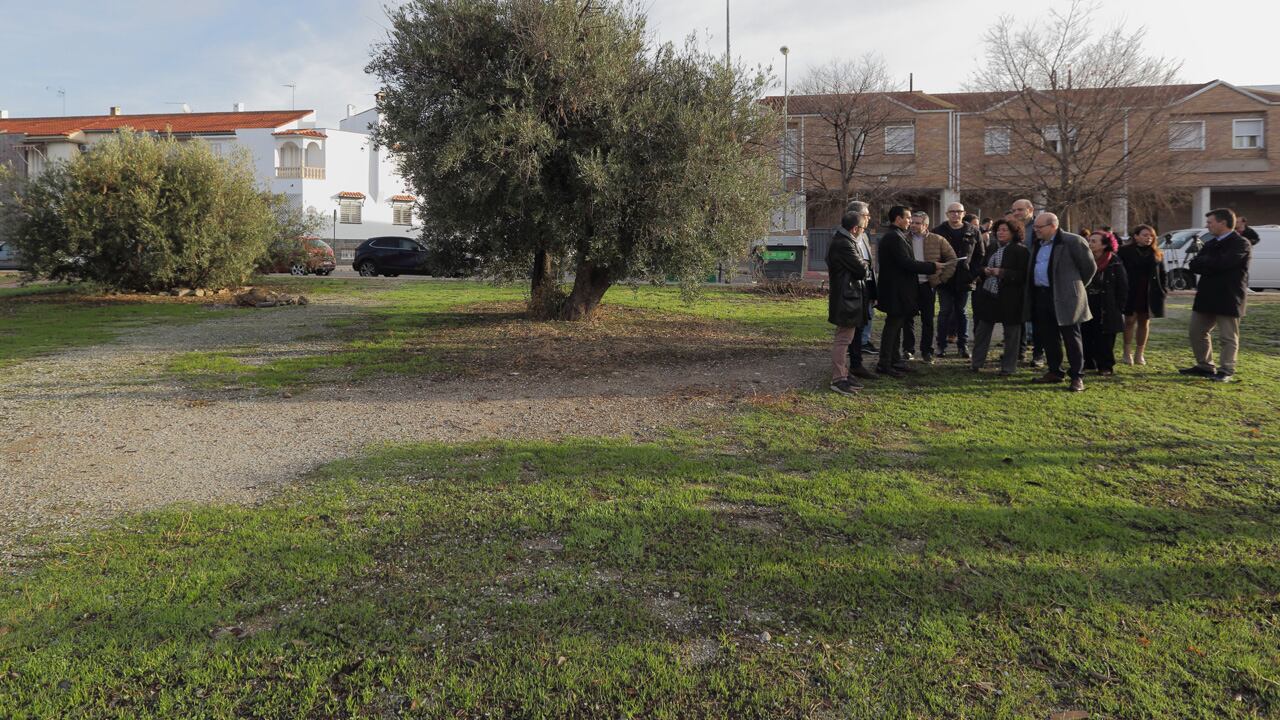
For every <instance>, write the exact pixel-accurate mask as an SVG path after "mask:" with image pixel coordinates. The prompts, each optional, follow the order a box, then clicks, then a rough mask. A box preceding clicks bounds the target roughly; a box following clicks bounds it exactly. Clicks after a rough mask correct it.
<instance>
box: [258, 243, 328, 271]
mask: <svg viewBox="0 0 1280 720" xmlns="http://www.w3.org/2000/svg"><path fill="white" fill-rule="evenodd" d="M337 267H338V262H337V259H336V256H335V255H334V254H333V248H332V247H330V246H329V243H327V242H325V241H323V240H321V239H320V238H317V237H303V238H298V247H297V250H296V251H293V252H290V251H284V250H282V251H281V252H279V253H275V255H274V257H272V258H269V259H268V260H266V261H265V262H264V263H263V265H262V266H261V267H260V268H259V270H260V271H261V272H264V273H284V272H287V273H289V274H290V275H299V276H301V275H309V274H311V273H315V274H316V275H329V274H331V273H332V272H333V271H334V270H335V269H337Z"/></svg>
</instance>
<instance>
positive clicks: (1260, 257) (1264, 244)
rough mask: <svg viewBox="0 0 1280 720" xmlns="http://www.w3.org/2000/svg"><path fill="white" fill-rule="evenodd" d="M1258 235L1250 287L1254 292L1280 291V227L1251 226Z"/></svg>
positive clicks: (1251, 262)
mask: <svg viewBox="0 0 1280 720" xmlns="http://www.w3.org/2000/svg"><path fill="white" fill-rule="evenodd" d="M1250 227H1252V228H1253V229H1254V230H1255V231H1257V233H1258V244H1257V245H1254V246H1253V259H1252V260H1251V261H1250V262H1249V287H1250V288H1252V289H1254V290H1273V289H1280V225H1251V226H1250Z"/></svg>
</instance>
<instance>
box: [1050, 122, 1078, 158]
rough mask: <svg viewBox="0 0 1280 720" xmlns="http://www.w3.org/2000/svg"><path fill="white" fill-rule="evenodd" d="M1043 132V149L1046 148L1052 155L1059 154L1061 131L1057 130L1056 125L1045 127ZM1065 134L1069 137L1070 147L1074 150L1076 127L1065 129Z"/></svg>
mask: <svg viewBox="0 0 1280 720" xmlns="http://www.w3.org/2000/svg"><path fill="white" fill-rule="evenodd" d="M1043 134H1044V146H1045V149H1047V150H1048V151H1049V152H1051V153H1053V154H1054V155H1059V154H1061V153H1062V133H1061V132H1059V131H1058V128H1056V127H1050V128H1045V129H1044V133H1043ZM1067 135H1068V136H1069V137H1070V138H1071V149H1073V150H1074V149H1075V146H1076V135H1077V133H1076V129H1075V128H1071V129H1070V130H1068V131H1067Z"/></svg>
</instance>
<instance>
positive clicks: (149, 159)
mask: <svg viewBox="0 0 1280 720" xmlns="http://www.w3.org/2000/svg"><path fill="white" fill-rule="evenodd" d="M271 202H272V201H271V200H270V199H269V198H268V196H266V195H265V194H264V193H262V192H261V190H260V189H259V188H258V186H257V181H256V179H255V177H254V173H253V167H252V164H251V163H250V161H249V158H248V157H247V156H240V157H237V158H236V159H235V160H233V161H230V162H228V161H226V160H223V159H221V158H218V157H217V156H215V155H214V154H213V153H212V152H211V151H210V150H209V148H208V146H207V145H205V144H203V143H197V142H185V143H180V142H177V141H175V140H174V139H173V138H157V137H153V136H149V135H142V134H134V133H131V132H122V133H120V134H118V135H116V136H114V137H111V138H109V139H107V140H104V141H102V142H100V143H98V144H96V145H94V146H93V149H92V150H91V151H90V152H87V153H85V154H83V155H80V156H78V157H77V158H76V159H75V160H73V161H71V162H69V163H65V164H60V165H56V166H54V167H52V168H50V169H49V170H47V171H46V172H45V173H43V174H42V175H40V176H39V177H37V178H35V179H32V180H29V181H24V182H20V183H18V184H17V185H16V187H15V188H14V189H13V190H12V192H8V193H6V194H5V197H4V198H3V202H0V211H2V212H3V216H4V217H3V223H4V224H5V225H6V229H7V232H8V235H9V239H10V240H11V241H12V242H13V244H14V246H15V247H16V248H17V249H18V251H19V253H21V255H22V257H23V259H24V261H25V262H26V263H27V266H28V267H27V271H28V273H29V274H30V275H31V276H33V277H37V278H50V279H54V280H90V281H94V282H98V283H101V284H103V285H106V286H108V287H114V288H120V289H129V290H156V289H164V288H170V287H174V286H179V285H181V286H187V287H221V286H227V285H235V284H238V283H241V282H243V281H244V280H245V279H246V278H247V277H248V275H249V273H250V272H251V271H252V270H253V267H254V264H255V263H256V262H257V260H258V259H259V258H261V257H262V255H263V254H264V252H265V251H266V248H267V244H268V243H269V242H270V241H271V240H272V238H273V237H275V235H276V233H277V223H276V222H275V220H274V218H273V214H272V212H271V209H270V207H269V205H270V203H271Z"/></svg>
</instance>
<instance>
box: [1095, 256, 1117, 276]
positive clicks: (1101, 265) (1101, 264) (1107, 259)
mask: <svg viewBox="0 0 1280 720" xmlns="http://www.w3.org/2000/svg"><path fill="white" fill-rule="evenodd" d="M1115 256H1116V254H1115V253H1113V252H1109V251H1108V252H1104V253H1102V259H1101V260H1099V261H1098V273H1099V274H1101V273H1102V271H1103V270H1106V269H1107V266H1108V265H1110V264H1111V258H1114V257H1115Z"/></svg>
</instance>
